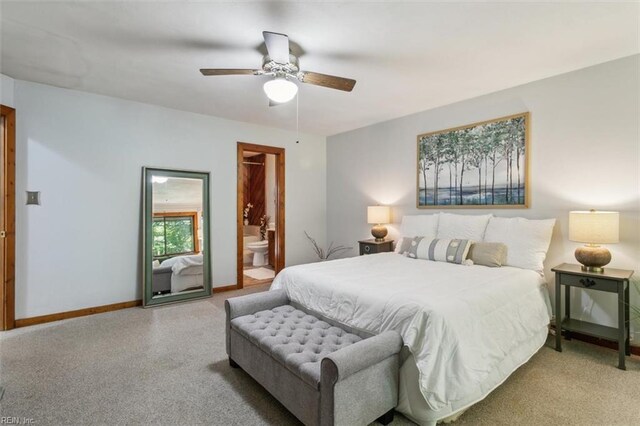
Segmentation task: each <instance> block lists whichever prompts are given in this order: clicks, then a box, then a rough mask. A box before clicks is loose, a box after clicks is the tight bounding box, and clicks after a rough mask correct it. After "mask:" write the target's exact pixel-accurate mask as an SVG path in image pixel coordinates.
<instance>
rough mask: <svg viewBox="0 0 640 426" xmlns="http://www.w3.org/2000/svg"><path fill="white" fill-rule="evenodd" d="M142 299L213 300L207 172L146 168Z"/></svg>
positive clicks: (148, 301) (146, 304) (149, 301)
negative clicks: (209, 298) (207, 298)
mask: <svg viewBox="0 0 640 426" xmlns="http://www.w3.org/2000/svg"><path fill="white" fill-rule="evenodd" d="M142 176H143V179H142V200H143V202H142V204H143V207H142V209H143V217H142V229H143V236H142V265H143V267H142V271H143V272H142V286H143V287H142V294H143V297H142V300H143V306H144V307H149V306H155V305H160V304H166V303H175V302H181V301H184V300H192V299H197V298H202V297H209V296H211V250H210V246H211V244H210V241H209V235H210V232H209V230H210V224H209V173H207V172H194V171H186V170H170V169H159V168H152V167H143V168H142Z"/></svg>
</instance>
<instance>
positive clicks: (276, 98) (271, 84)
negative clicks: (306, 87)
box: [262, 78, 298, 103]
mask: <svg viewBox="0 0 640 426" xmlns="http://www.w3.org/2000/svg"><path fill="white" fill-rule="evenodd" d="M262 88H263V89H264V93H266V94H267V97H268V98H269V99H271V100H272V101H273V102H277V103H284V102H289V101H290V100H291V99H293V98H294V96H296V93H298V85H297V84H295V83H294V82H292V81H289V80H287V79H286V78H275V79H273V80H269V81H267V82H266V83H265V84H264V86H263V87H262Z"/></svg>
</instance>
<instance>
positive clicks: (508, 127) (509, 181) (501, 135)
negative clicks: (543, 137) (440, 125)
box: [416, 112, 529, 208]
mask: <svg viewBox="0 0 640 426" xmlns="http://www.w3.org/2000/svg"><path fill="white" fill-rule="evenodd" d="M528 156H529V113H528V112H525V113H522V114H516V115H510V116H508V117H501V118H496V119H494V120H489V121H483V122H480V123H473V124H469V125H466V126H461V127H456V128H453V129H446V130H439V131H437V132H430V133H425V134H422V135H418V164H417V166H418V170H417V194H416V195H417V196H416V199H417V206H418V208H527V207H529V162H528Z"/></svg>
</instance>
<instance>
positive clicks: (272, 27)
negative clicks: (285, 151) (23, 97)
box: [0, 1, 640, 135]
mask: <svg viewBox="0 0 640 426" xmlns="http://www.w3.org/2000/svg"><path fill="white" fill-rule="evenodd" d="M0 7H1V10H0V12H1V15H2V17H1V25H2V27H1V36H2V45H1V49H2V50H1V56H0V60H1V62H0V65H1V66H0V70H1V72H2V73H3V74H6V75H9V76H10V77H13V78H17V79H23V80H29V81H35V82H40V83H46V84H51V85H55V86H61V87H67V88H72V89H78V90H84V91H89V92H95V93H100V94H105V95H110V96H116V97H120V98H126V99H132V100H136V101H141V102H146V103H151V104H157V105H163V106H167V107H171V108H177V109H181V110H186V111H194V112H200V113H204V114H210V115H215V116H220V117H226V118H230V119H235V120H241V121H248V122H253V123H258V124H263V125H267V126H273V127H280V128H286V129H295V102H291V103H290V104H287V105H282V106H278V107H274V108H269V107H268V106H267V100H266V97H265V95H264V93H263V92H262V84H263V82H264V81H265V80H264V79H265V77H254V76H227V77H203V76H202V75H200V73H199V72H198V69H199V68H203V67H206V68H218V67H219V68H259V67H260V64H261V53H260V51H259V50H260V45H261V43H262V34H261V32H262V31H263V30H268V31H275V32H282V33H286V34H288V35H289V37H290V39H291V40H292V41H293V42H294V43H295V44H296V45H297V47H296V49H298V48H301V49H303V52H304V54H303V55H302V56H301V57H300V64H301V68H302V69H305V70H310V71H316V72H321V73H328V74H333V75H338V76H343V77H349V78H354V79H356V80H357V84H356V86H355V89H354V90H353V92H352V93H345V92H340V91H335V90H330V89H326V88H321V87H316V86H310V85H304V84H302V85H301V88H300V98H299V101H300V130H301V131H305V132H310V133H316V134H321V135H331V134H335V133H340V132H343V131H346V130H350V129H354V128H358V127H362V126H366V125H369V124H372V123H376V122H380V121H384V120H389V119H392V118H396V117H400V116H403V115H407V114H410V113H414V112H418V111H422V110H426V109H430V108H434V107H437V106H440V105H445V104H448V103H452V102H456V101H460V100H463V99H468V98H471V97H474V96H478V95H481V94H485V93H490V92H493V91H496V90H501V89H505V88H508V87H513V86H516V85H519V84H523V83H527V82H530V81H534V80H538V79H541V78H545V77H549V76H553V75H557V74H560V73H564V72H568V71H572V70H575V69H579V68H583V67H587V66H590V65H594V64H598V63H602V62H606V61H609V60H613V59H616V58H620V57H624V56H628V55H632V54H637V53H638V52H639V51H640V49H639V40H638V22H639V16H638V15H639V7H640V5H639V4H638V3H635V2H634V3H619V4H617V3H615V4H614V3H584V2H569V3H567V2H563V3H549V2H547V3H519V2H518V3H514V2H511V3H504V2H501V3H498V2H496V3H482V2H478V3H453V2H450V3H416V2H411V3H402V4H399V3H392V2H376V3H365V2H358V1H354V2H349V3H339V2H331V3H327V2H317V3H311V4H310V3H306V4H302V3H274V2H236V3H228V2H215V3H214V2H208V3H206V2H205V3H202V2H199V3H195V2H184V1H173V2H134V1H130V2H92V1H89V2H86V1H85V2H62V3H51V2H7V1H3V2H2V3H1V6H0ZM294 53H299V51H298V52H295V49H294Z"/></svg>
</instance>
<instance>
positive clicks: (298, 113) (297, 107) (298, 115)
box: [296, 90, 300, 143]
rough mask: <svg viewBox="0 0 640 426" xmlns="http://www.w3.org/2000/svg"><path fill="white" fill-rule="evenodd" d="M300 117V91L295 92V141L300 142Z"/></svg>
mask: <svg viewBox="0 0 640 426" xmlns="http://www.w3.org/2000/svg"><path fill="white" fill-rule="evenodd" d="M299 117H300V91H299V90H298V93H297V94H296V143H300V132H299V129H300V126H299V125H298V121H299Z"/></svg>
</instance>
